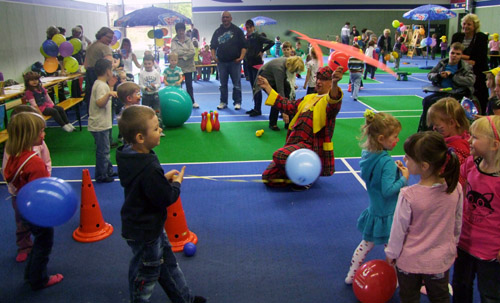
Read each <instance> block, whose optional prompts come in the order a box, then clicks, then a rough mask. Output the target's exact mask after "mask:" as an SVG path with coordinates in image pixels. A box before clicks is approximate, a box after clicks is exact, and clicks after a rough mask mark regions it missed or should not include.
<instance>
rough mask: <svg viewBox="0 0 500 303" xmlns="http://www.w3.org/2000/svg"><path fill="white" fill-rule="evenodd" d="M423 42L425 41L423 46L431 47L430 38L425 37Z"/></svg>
mask: <svg viewBox="0 0 500 303" xmlns="http://www.w3.org/2000/svg"><path fill="white" fill-rule="evenodd" d="M425 40H426V41H425V45H428V46H431V45H432V38H431V37H427V38H426V39H425Z"/></svg>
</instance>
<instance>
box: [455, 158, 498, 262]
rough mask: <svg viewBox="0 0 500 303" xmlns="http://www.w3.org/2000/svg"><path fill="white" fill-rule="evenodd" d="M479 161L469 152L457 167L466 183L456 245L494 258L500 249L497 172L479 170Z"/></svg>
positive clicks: (471, 252)
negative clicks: (463, 161) (460, 226)
mask: <svg viewBox="0 0 500 303" xmlns="http://www.w3.org/2000/svg"><path fill="white" fill-rule="evenodd" d="M480 162H481V159H477V160H476V161H474V159H473V157H472V156H470V157H469V158H467V160H466V161H465V163H464V164H463V165H462V166H461V167H460V175H462V176H464V177H465V178H466V179H467V187H466V195H465V199H464V220H463V225H462V234H461V235H460V242H459V243H458V246H459V247H460V248H462V249H464V250H465V251H466V252H468V253H469V254H471V255H473V256H475V257H477V258H479V259H482V260H493V259H496V257H497V255H498V253H499V252H500V176H494V175H489V174H485V173H482V172H481V171H480V170H479V169H478V165H479V163H480Z"/></svg>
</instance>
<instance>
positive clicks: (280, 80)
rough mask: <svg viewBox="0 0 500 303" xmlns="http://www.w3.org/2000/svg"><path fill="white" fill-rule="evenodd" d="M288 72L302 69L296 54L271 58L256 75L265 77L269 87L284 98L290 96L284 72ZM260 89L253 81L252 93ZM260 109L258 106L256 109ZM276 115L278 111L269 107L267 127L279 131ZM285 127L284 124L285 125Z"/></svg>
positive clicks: (301, 70)
mask: <svg viewBox="0 0 500 303" xmlns="http://www.w3.org/2000/svg"><path fill="white" fill-rule="evenodd" d="M287 71H288V72H290V73H292V74H296V73H301V72H303V71H304V61H302V58H300V57H297V56H292V57H281V58H276V59H273V60H271V61H269V62H267V63H266V64H264V65H263V66H262V67H261V68H260V70H259V72H258V73H257V77H258V76H262V77H264V78H266V79H267V81H268V82H269V84H270V85H271V87H272V88H273V89H274V90H275V91H276V92H277V93H278V94H279V95H281V96H283V97H285V98H289V97H290V82H288V80H287V75H286V73H287ZM259 91H260V87H259V85H258V84H257V82H255V85H254V87H253V93H254V95H255V94H256V93H258V92H259ZM258 110H259V111H260V108H259V109H258ZM278 115H279V111H278V110H277V109H275V108H273V107H272V108H271V113H270V114H269V128H270V129H272V130H275V131H279V130H280V128H279V127H278V125H277V124H278ZM285 128H286V125H285Z"/></svg>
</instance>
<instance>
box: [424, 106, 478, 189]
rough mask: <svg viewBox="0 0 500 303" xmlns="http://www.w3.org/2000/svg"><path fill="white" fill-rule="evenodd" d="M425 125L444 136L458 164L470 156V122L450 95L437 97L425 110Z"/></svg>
mask: <svg viewBox="0 0 500 303" xmlns="http://www.w3.org/2000/svg"><path fill="white" fill-rule="evenodd" d="M427 125H428V126H429V127H430V128H432V129H433V130H434V131H437V132H438V133H440V134H441V135H442V136H443V137H444V141H445V142H446V145H447V146H448V147H450V148H453V151H454V152H455V154H457V156H458V160H459V162H460V164H463V163H464V162H465V159H467V158H468V157H469V156H470V150H469V138H470V134H469V126H470V123H469V120H468V119H467V116H466V115H465V110H464V109H463V107H462V106H461V105H460V103H458V101H457V100H456V99H454V98H451V97H445V98H442V99H439V101H438V102H436V103H434V104H433V105H432V106H431V107H430V108H429V111H428V112H427ZM462 181H463V182H462ZM464 182H465V180H461V182H460V184H462V185H465V183H464Z"/></svg>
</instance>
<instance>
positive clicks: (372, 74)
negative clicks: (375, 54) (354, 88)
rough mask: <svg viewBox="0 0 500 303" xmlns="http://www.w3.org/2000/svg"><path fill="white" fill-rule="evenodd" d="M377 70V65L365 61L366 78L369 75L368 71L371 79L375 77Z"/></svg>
mask: <svg viewBox="0 0 500 303" xmlns="http://www.w3.org/2000/svg"><path fill="white" fill-rule="evenodd" d="M376 70H377V68H376V67H375V66H373V65H370V64H366V63H365V75H364V77H363V78H365V79H366V76H367V75H368V73H370V78H371V79H373V78H375V71H376Z"/></svg>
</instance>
